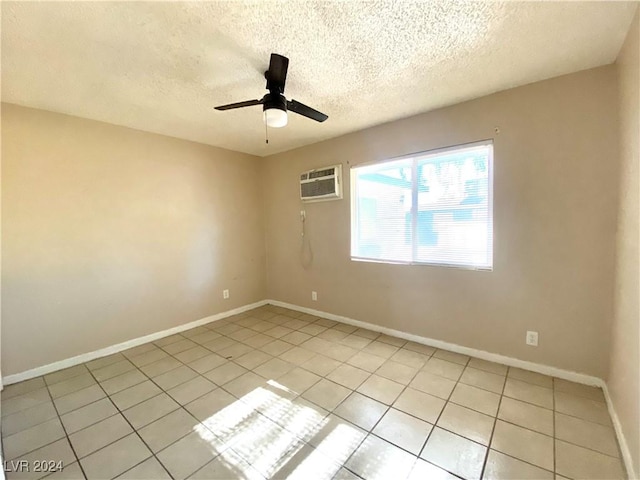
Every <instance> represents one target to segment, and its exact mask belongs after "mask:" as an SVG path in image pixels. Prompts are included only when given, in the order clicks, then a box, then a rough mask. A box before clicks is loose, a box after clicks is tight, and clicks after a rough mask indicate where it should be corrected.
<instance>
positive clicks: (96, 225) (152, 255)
mask: <svg viewBox="0 0 640 480" xmlns="http://www.w3.org/2000/svg"><path fill="white" fill-rule="evenodd" d="M258 161H259V159H257V158H256V157H252V156H250V155H245V154H240V153H235V152H230V151H226V150H222V149H218V148H213V147H208V146H204V145H199V144H195V143H191V142H187V141H183V140H177V139H174V138H169V137H163V136H160V135H154V134H150V133H144V132H140V131H135V130H131V129H127V128H122V127H117V126H113V125H108V124H104V123H100V122H95V121H90V120H85V119H80V118H76V117H69V116H65V115H60V114H55V113H49V112H44V111H39V110H32V109H28V108H23V107H18V106H14V105H7V104H3V105H2V234H3V239H2V240H3V241H2V259H3V262H2V298H3V303H2V309H3V311H2V313H3V315H2V320H3V323H2V342H3V343H2V368H3V371H2V373H3V375H10V374H13V373H17V372H22V371H24V370H27V369H30V368H33V367H38V366H41V365H45V364H48V363H51V362H54V361H57V360H62V359H65V358H68V357H71V356H74V355H78V354H81V353H85V352H89V351H93V350H96V349H99V348H101V347H106V346H109V345H113V344H116V343H119V342H122V341H125V340H129V339H132V338H135V337H139V336H141V335H145V334H149V333H152V332H157V331H160V330H164V329H167V328H170V327H173V326H176V325H179V324H182V323H186V322H189V321H193V320H198V319H201V318H203V317H206V316H208V315H212V314H215V313H217V312H221V311H226V310H230V309H232V308H235V307H238V306H241V305H245V304H249V303H252V302H255V301H258V300H262V299H263V298H264V297H265V292H266V290H265V270H264V268H265V267H264V265H265V259H264V256H265V248H264V225H263V221H262V210H261V208H262V207H261V205H262V200H261V195H262V194H261V189H260V182H259V177H258V167H257V163H256V162H258ZM223 288H229V289H230V290H231V298H230V299H229V300H222V289H223Z"/></svg>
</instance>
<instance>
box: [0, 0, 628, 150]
mask: <svg viewBox="0 0 640 480" xmlns="http://www.w3.org/2000/svg"><path fill="white" fill-rule="evenodd" d="M636 5H637V3H633V2H592V3H589V2H584V3H583V2H531V3H519V2H507V3H496V2H490V3H481V2H457V1H432V2H408V1H407V2H397V1H396V2H394V1H374V2H358V1H343V2H322V1H321V2H303V1H280V2H265V1H262V2H171V3H169V2H166V3H165V2H122V3H119V2H114V3H110V2H99V3H98V2H95V3H94V2H34V3H31V2H24V3H21V2H17V3H13V2H2V100H3V101H6V102H11V103H17V104H20V105H26V106H30V107H35V108H42V109H46V110H52V111H55V112H62V113H67V114H71V115H77V116H80V117H86V118H91V119H95V120H101V121H105V122H110V123H114V124H118V125H125V126H128V127H132V128H137V129H140V130H146V131H150V132H156V133H162V134H166V135H171V136H175V137H180V138H185V139H189V140H195V141H198V142H202V143H207V144H210V145H216V146H220V147H224V148H229V149H232V150H238V151H243V152H248V153H253V154H256V155H269V154H271V153H276V152H280V151H284V150H289V149H291V148H294V147H298V146H302V145H307V144H310V143H314V142H317V141H320V140H323V139H326V138H331V137H335V136H338V135H342V134H344V133H347V132H350V131H354V130H360V129H362V128H365V127H368V126H371V125H376V124H380V123H383V122H387V121H390V120H394V119H398V118H402V117H406V116H409V115H413V114H417V113H420V112H425V111H428V110H431V109H434V108H437V107H441V106H444V105H450V104H454V103H457V102H460V101H463V100H467V99H471V98H474V97H479V96H482V95H486V94H488V93H491V92H496V91H499V90H504V89H507V88H511V87H514V86H518V85H523V84H527V83H531V82H534V81H538V80H542V79H545V78H550V77H554V76H557V75H562V74H565V73H570V72H574V71H578V70H583V69H587V68H591V67H596V66H599V65H604V64H608V63H611V62H613V61H614V60H615V58H616V55H617V53H618V51H619V49H620V46H621V45H622V42H623V40H624V37H625V34H626V31H627V28H628V26H629V24H630V22H631V19H632V16H633V13H634V11H635V8H636ZM271 52H277V53H280V54H282V55H285V56H288V57H289V58H290V64H289V76H288V79H287V86H286V91H285V94H286V96H287V97H288V98H294V99H296V100H298V101H301V102H303V103H306V104H308V105H309V106H312V107H314V108H317V109H318V110H321V111H323V112H324V113H326V114H328V115H329V120H327V121H326V122H324V123H322V124H320V123H316V122H313V121H311V120H308V119H306V118H304V117H299V116H297V115H295V114H290V115H289V125H288V126H287V127H285V128H283V129H278V130H275V129H270V130H269V137H270V141H269V145H265V142H264V135H265V127H264V124H263V122H262V112H261V107H250V108H246V109H242V110H235V111H227V112H218V111H215V110H213V108H212V107H213V106H215V105H219V104H222V103H229V102H235V101H241V100H247V99H255V98H261V97H262V95H263V94H264V93H266V92H265V90H264V87H265V81H264V77H263V72H264V70H266V68H267V66H268V61H269V54H270V53H271Z"/></svg>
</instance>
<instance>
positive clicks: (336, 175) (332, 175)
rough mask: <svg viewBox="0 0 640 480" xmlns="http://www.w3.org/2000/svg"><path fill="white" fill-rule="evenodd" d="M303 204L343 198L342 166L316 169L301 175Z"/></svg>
mask: <svg viewBox="0 0 640 480" xmlns="http://www.w3.org/2000/svg"><path fill="white" fill-rule="evenodd" d="M300 198H301V199H302V201H303V202H321V201H326V200H338V199H340V198H342V165H333V166H331V167H322V168H316V169H314V170H309V171H308V172H304V173H302V174H301V175H300Z"/></svg>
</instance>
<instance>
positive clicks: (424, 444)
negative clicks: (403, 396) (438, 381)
mask: <svg viewBox="0 0 640 480" xmlns="http://www.w3.org/2000/svg"><path fill="white" fill-rule="evenodd" d="M436 351H437V350H436ZM434 355H435V352H434ZM431 357H432V358H433V355H432V356H431ZM435 358H438V357H435ZM441 360H443V359H441ZM470 361H471V358H470V357H469V358H467V361H466V362H465V363H464V365H463V369H462V372H460V375H459V376H458V379H457V380H456V381H455V384H454V386H453V388H452V389H451V392H449V395H448V396H447V399H446V400H445V401H444V405H443V406H442V410H440V413H439V414H438V418H436V420H435V422H433V428H432V429H431V431H430V432H429V435H427V438H426V439H425V441H424V443H423V445H422V448H421V449H420V453H419V454H418V455H417V457H418V458H422V460H424V461H425V462H428V463H430V464H431V465H435V466H436V467H438V468H441V469H442V470H444V471H446V472H448V473H450V474H451V475H454V476H456V477H458V476H459V475H458V474H456V473H454V472H452V471H450V470H447V469H446V468H445V467H443V466H440V465H436V464H435V463H433V462H431V461H429V460H426V459H425V458H423V457H422V456H421V455H422V453H423V452H424V449H425V448H426V447H427V443H429V439H430V438H431V435H433V432H434V430H435V429H436V428H441V427H439V426H438V422H439V421H440V418H441V417H442V413H443V412H444V411H445V409H446V408H447V405H448V404H449V403H452V404H453V405H458V404H457V403H454V402H451V397H452V396H453V392H454V391H455V390H456V387H457V386H458V384H459V383H460V379H461V378H462V375H463V374H464V371H465V369H466V368H467V365H469V362H470ZM452 363H453V362H452ZM458 365H460V364H458ZM434 375H435V374H434ZM443 378H446V377H443ZM449 380H451V379H449ZM428 395H430V394H428ZM432 396H435V395H432ZM436 398H440V397H436ZM443 400H444V399H443ZM458 406H460V407H463V406H462V405H458ZM463 408H466V407H463ZM474 411H475V410H474ZM478 413H481V412H478ZM442 430H445V431H447V432H448V431H449V430H447V429H444V428H442ZM450 433H452V434H454V435H457V436H459V437H462V438H465V439H466V438H467V437H464V436H462V435H460V434H458V433H455V432H450ZM467 440H470V441H473V440H471V439H467ZM475 443H478V442H475Z"/></svg>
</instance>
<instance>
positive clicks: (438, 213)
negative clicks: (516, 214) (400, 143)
mask: <svg viewBox="0 0 640 480" xmlns="http://www.w3.org/2000/svg"><path fill="white" fill-rule="evenodd" d="M492 168H493V145H492V143H491V142H490V141H487V142H480V143H474V144H471V145H465V146H460V147H453V148H447V149H441V150H436V151H432V152H424V153H421V154H416V155H412V156H411V157H404V158H401V159H396V160H390V161H386V162H381V163H376V164H373V165H364V166H357V167H353V168H352V169H351V197H352V199H351V200H352V226H351V227H352V228H351V240H352V241H351V257H352V258H353V259H354V260H370V261H380V262H392V263H408V264H430V265H449V266H461V267H468V268H477V269H489V270H490V269H491V268H492V265H493V218H492V210H493V205H492V202H493V198H492Z"/></svg>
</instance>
